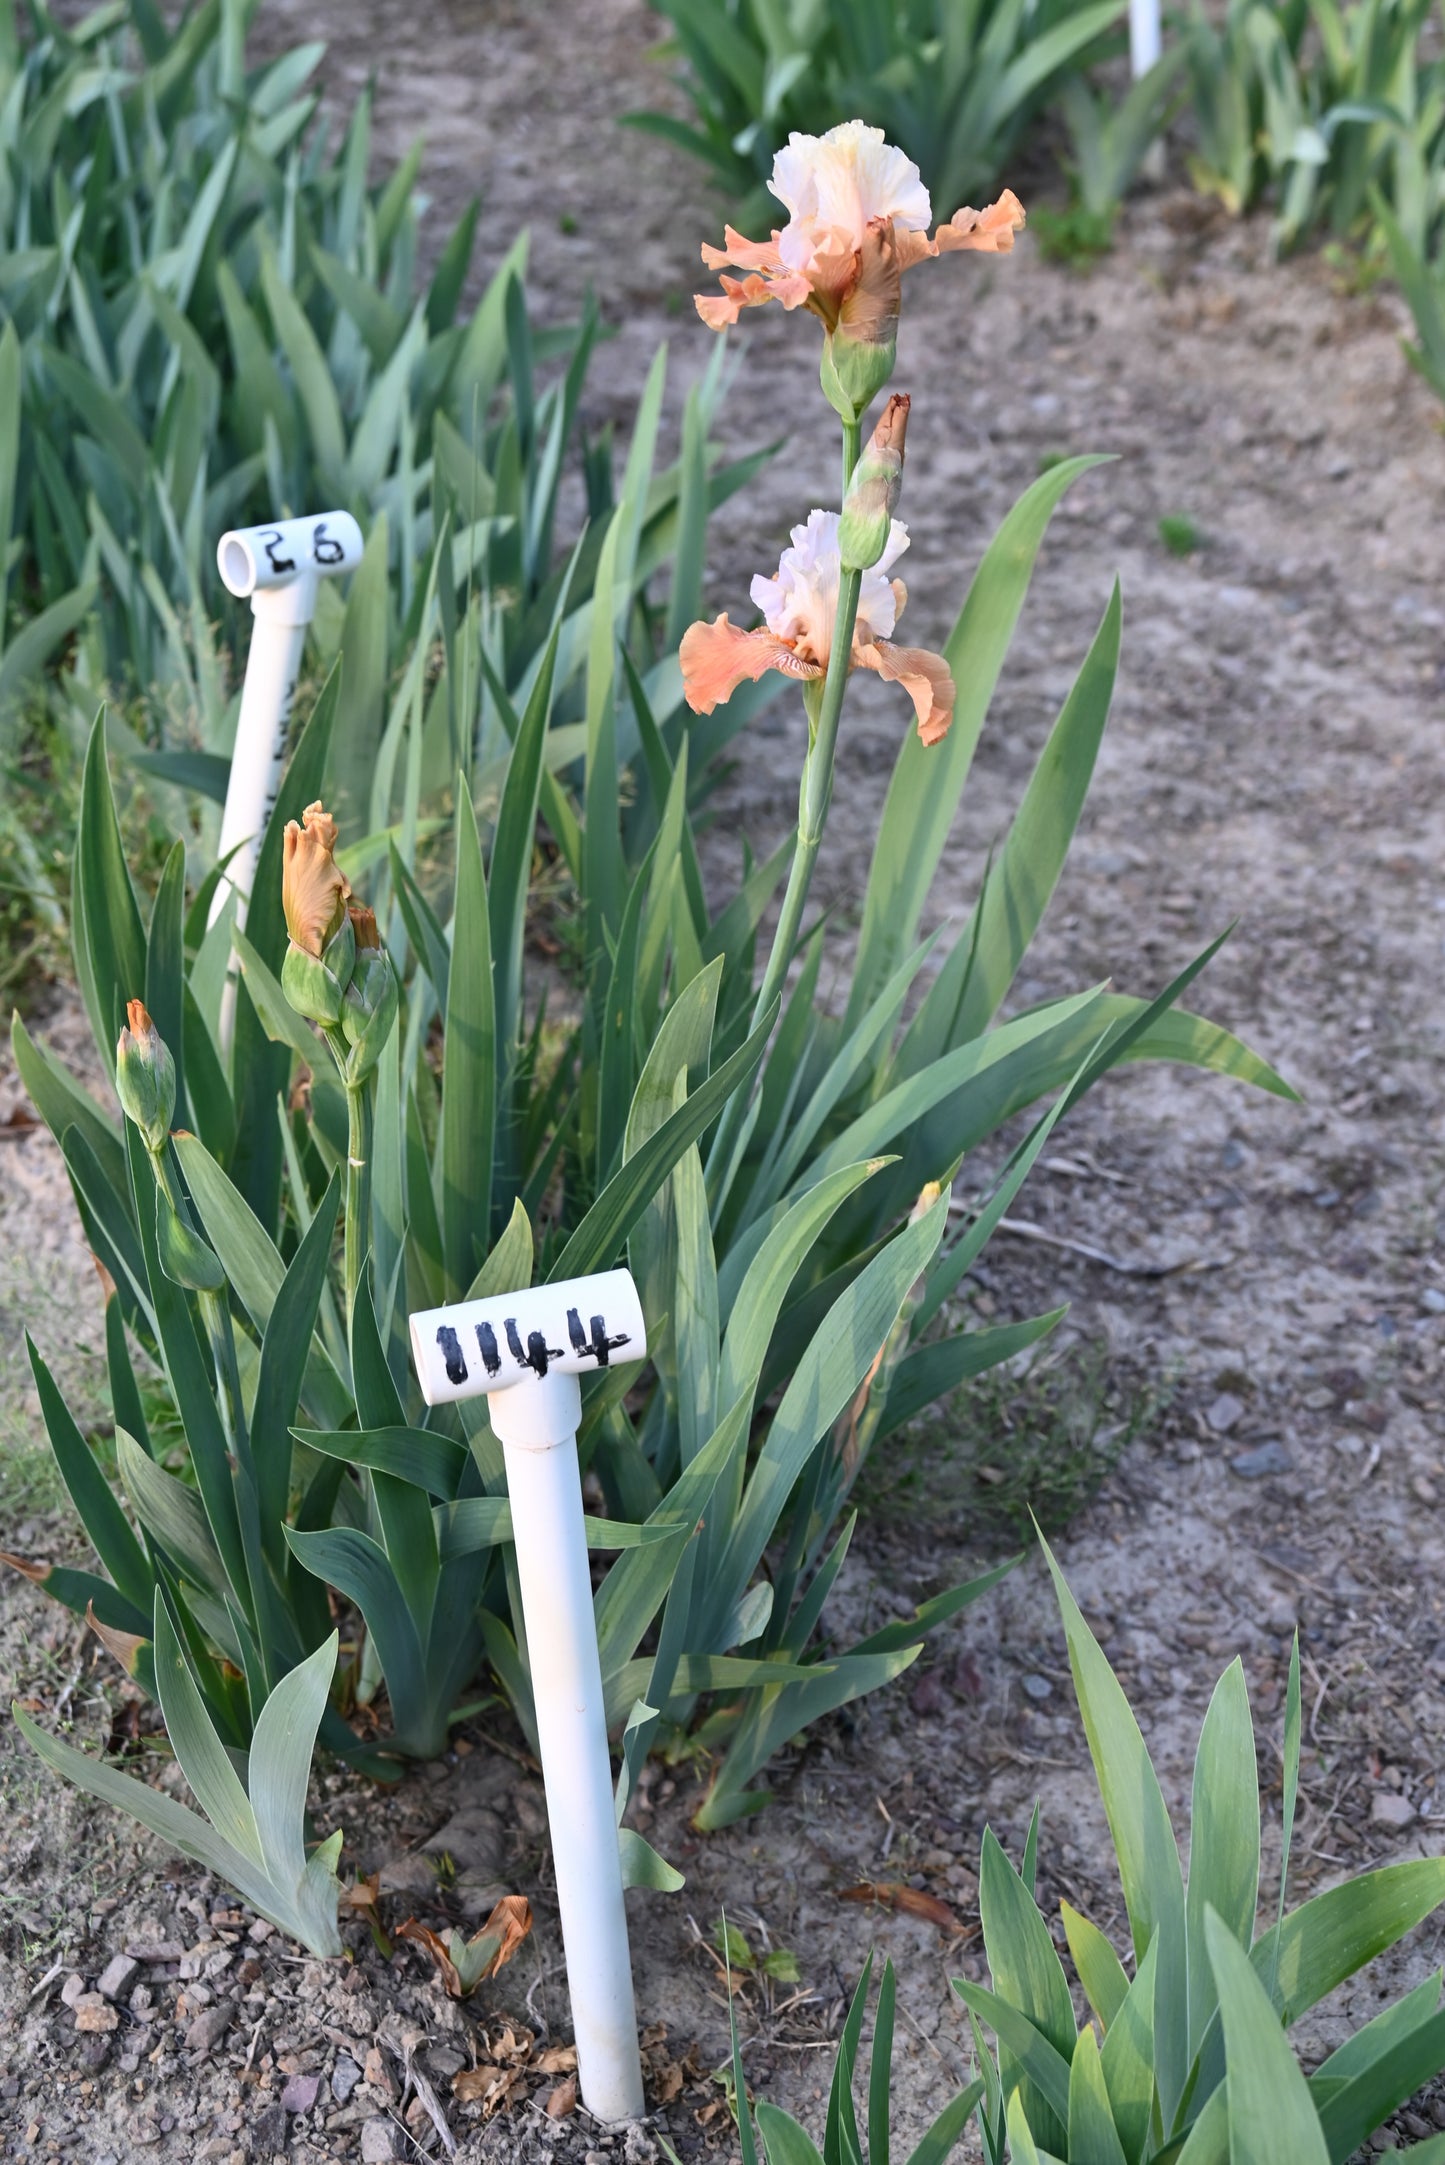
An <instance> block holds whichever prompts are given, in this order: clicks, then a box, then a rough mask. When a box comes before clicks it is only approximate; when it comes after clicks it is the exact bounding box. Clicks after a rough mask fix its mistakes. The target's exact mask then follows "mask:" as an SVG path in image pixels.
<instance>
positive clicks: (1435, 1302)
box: [1420, 1285, 1445, 1316]
mask: <svg viewBox="0 0 1445 2165" xmlns="http://www.w3.org/2000/svg"><path fill="white" fill-rule="evenodd" d="M1420 1306H1421V1307H1422V1308H1428V1310H1429V1311H1430V1313H1431V1315H1432V1316H1445V1293H1442V1292H1441V1291H1440V1288H1439V1286H1438V1285H1427V1286H1426V1288H1425V1290H1424V1292H1423V1293H1422V1294H1421V1295H1420Z"/></svg>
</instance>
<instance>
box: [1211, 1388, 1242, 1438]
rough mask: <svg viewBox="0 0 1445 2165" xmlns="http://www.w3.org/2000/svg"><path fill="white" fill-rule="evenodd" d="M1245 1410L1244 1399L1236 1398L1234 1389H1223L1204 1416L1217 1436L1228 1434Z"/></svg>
mask: <svg viewBox="0 0 1445 2165" xmlns="http://www.w3.org/2000/svg"><path fill="white" fill-rule="evenodd" d="M1243 1412H1244V1401H1243V1399H1240V1398H1236V1397H1235V1395H1234V1393H1233V1392H1232V1391H1221V1392H1220V1394H1219V1396H1218V1397H1217V1398H1216V1399H1215V1400H1214V1401H1213V1403H1212V1404H1211V1405H1210V1407H1209V1409H1208V1411H1207V1412H1206V1413H1205V1416H1204V1418H1205V1420H1206V1421H1207V1422H1208V1423H1209V1425H1210V1427H1211V1428H1212V1429H1213V1430H1214V1433H1215V1435H1216V1436H1227V1435H1228V1434H1229V1431H1230V1430H1231V1429H1232V1428H1233V1427H1234V1425H1235V1423H1236V1422H1237V1421H1238V1420H1239V1419H1240V1417H1241V1416H1242V1414H1243Z"/></svg>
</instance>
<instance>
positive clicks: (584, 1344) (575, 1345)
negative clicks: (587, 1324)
mask: <svg viewBox="0 0 1445 2165" xmlns="http://www.w3.org/2000/svg"><path fill="white" fill-rule="evenodd" d="M567 1336H568V1337H569V1338H570V1339H571V1341H572V1351H573V1352H574V1353H590V1354H591V1355H592V1358H593V1360H594V1361H596V1363H597V1365H598V1367H599V1368H606V1367H608V1366H609V1365H610V1360H611V1356H612V1354H613V1353H614V1352H615V1351H616V1349H617V1347H618V1346H625V1345H626V1343H627V1333H626V1331H619V1333H618V1335H617V1336H616V1337H615V1338H609V1337H608V1335H607V1324H606V1322H605V1321H604V1319H603V1318H602V1317H601V1316H593V1318H592V1337H591V1339H590V1341H589V1339H588V1337H587V1333H586V1332H585V1331H584V1330H583V1328H582V1318H581V1316H580V1315H579V1314H578V1313H577V1310H576V1309H575V1308H569V1309H568V1310H567Z"/></svg>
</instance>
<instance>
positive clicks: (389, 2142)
mask: <svg viewBox="0 0 1445 2165" xmlns="http://www.w3.org/2000/svg"><path fill="white" fill-rule="evenodd" d="M405 2140H406V2137H405V2136H404V2135H403V2134H402V2132H401V2129H400V2128H399V2127H398V2126H397V2125H396V2122H395V2121H394V2120H388V2119H387V2117H386V2115H385V2113H378V2114H377V2115H376V2117H375V2118H374V2119H371V2120H368V2121H366V2122H365V2124H364V2125H363V2127H362V2130H361V2165H390V2160H391V2159H392V2158H394V2157H399V2156H400V2155H401V2144H402V2143H403V2142H404V2141H405Z"/></svg>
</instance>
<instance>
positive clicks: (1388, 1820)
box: [1370, 1789, 1415, 1827]
mask: <svg viewBox="0 0 1445 2165" xmlns="http://www.w3.org/2000/svg"><path fill="white" fill-rule="evenodd" d="M1370 1817H1371V1819H1372V1820H1373V1821H1374V1823H1375V1825H1376V1826H1377V1827H1408V1826H1409V1824H1410V1822H1411V1820H1412V1819H1413V1818H1414V1817H1415V1807H1414V1805H1413V1804H1412V1803H1411V1802H1410V1799H1409V1798H1408V1797H1402V1796H1401V1795H1400V1793H1399V1791H1398V1790H1395V1789H1377V1790H1376V1792H1375V1794H1374V1796H1373V1797H1372V1799H1371V1800H1370Z"/></svg>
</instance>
